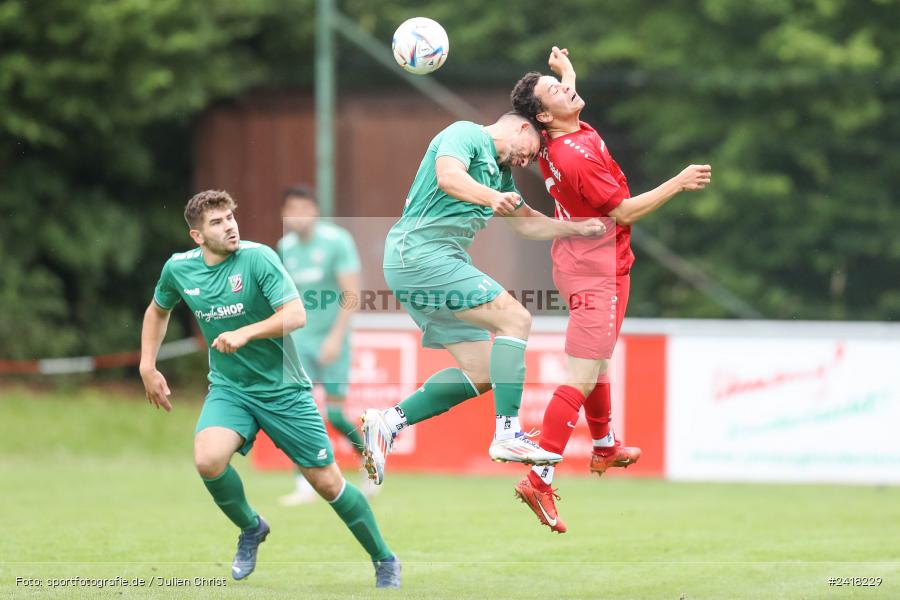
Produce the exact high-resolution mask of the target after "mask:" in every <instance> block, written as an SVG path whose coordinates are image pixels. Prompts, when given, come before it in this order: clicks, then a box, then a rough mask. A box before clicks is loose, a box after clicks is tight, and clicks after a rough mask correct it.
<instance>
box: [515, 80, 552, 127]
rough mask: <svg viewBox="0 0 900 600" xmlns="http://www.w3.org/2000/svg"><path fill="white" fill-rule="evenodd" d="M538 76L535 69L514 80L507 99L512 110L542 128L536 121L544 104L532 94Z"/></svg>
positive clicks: (542, 110)
mask: <svg viewBox="0 0 900 600" xmlns="http://www.w3.org/2000/svg"><path fill="white" fill-rule="evenodd" d="M540 78H541V74H540V73H538V72H537V71H531V72H530V73H526V74H525V76H524V77H522V79H520V80H519V81H518V82H516V85H515V87H513V90H512V92H511V93H510V94H509V99H510V101H511V102H512V105H513V110H515V111H516V112H517V113H519V114H520V115H522V116H524V117H525V118H526V119H528V120H529V121H531V122H533V123H535V124H536V125H537V126H538V127H539V128H540V129H543V128H544V126H543V125H542V124H541V123H540V122H538V120H537V115H538V114H539V113H542V112H544V105H543V103H542V102H541V100H540V98H538V97H537V96H535V95H534V86H535V85H537V82H538V79H540Z"/></svg>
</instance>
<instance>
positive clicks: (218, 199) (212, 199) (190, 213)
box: [184, 190, 237, 229]
mask: <svg viewBox="0 0 900 600" xmlns="http://www.w3.org/2000/svg"><path fill="white" fill-rule="evenodd" d="M213 208H230V209H231V210H234V209H236V208H237V203H236V202H235V201H234V199H233V198H232V197H231V196H230V195H229V194H228V192H226V191H223V190H206V191H205V192H200V193H199V194H195V195H194V197H193V198H191V199H190V200H188V203H187V205H185V207H184V220H185V221H187V224H188V226H189V227H190V228H191V229H196V228H197V227H199V226H200V225H202V224H203V213H205V212H206V211H208V210H210V209H213Z"/></svg>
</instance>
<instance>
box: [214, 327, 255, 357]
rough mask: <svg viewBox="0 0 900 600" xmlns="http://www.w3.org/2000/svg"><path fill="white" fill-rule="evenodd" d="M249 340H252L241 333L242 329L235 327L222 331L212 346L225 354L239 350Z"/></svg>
mask: <svg viewBox="0 0 900 600" xmlns="http://www.w3.org/2000/svg"><path fill="white" fill-rule="evenodd" d="M248 341H250V340H249V339H248V338H247V336H246V335H244V334H243V333H241V330H240V329H235V330H234V331H225V332H222V333H220V334H219V335H218V337H216V339H214V340H213V343H212V344H210V346H211V347H212V348H214V349H215V350H218V351H219V352H222V353H223V354H231V353H233V352H237V351H238V348H241V347H243V346H244V345H246V344H247V342H248Z"/></svg>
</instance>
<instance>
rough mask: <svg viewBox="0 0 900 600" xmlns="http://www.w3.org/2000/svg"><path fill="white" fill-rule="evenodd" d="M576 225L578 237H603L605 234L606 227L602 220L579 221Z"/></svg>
mask: <svg viewBox="0 0 900 600" xmlns="http://www.w3.org/2000/svg"><path fill="white" fill-rule="evenodd" d="M576 225H577V227H578V235H583V236H592V235H603V234H604V233H606V225H605V224H604V223H603V220H602V219H598V218H593V219H588V220H586V221H579V222H578V223H576Z"/></svg>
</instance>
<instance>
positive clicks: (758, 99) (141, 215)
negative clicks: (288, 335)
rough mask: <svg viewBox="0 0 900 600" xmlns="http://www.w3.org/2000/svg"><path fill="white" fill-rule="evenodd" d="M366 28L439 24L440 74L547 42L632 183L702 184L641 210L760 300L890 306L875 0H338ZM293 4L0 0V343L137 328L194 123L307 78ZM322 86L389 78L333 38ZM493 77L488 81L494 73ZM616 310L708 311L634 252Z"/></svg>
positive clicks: (890, 121)
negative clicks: (442, 43)
mask: <svg viewBox="0 0 900 600" xmlns="http://www.w3.org/2000/svg"><path fill="white" fill-rule="evenodd" d="M337 4H338V8H339V9H340V10H341V11H342V12H344V13H345V14H347V15H348V16H349V17H351V18H353V19H354V20H356V21H357V22H358V23H360V24H361V26H362V27H364V28H365V29H367V30H369V31H371V32H373V33H374V34H376V35H377V36H378V37H379V38H380V39H384V40H389V39H390V34H391V33H392V31H393V29H394V28H395V27H396V25H397V24H398V23H399V22H401V21H402V20H404V19H406V18H408V17H411V16H417V15H423V16H430V17H432V18H435V19H437V20H439V21H440V22H441V23H442V24H443V25H444V26H445V28H446V29H447V30H448V31H449V32H450V35H451V48H452V50H451V56H452V58H451V60H450V61H449V62H448V63H447V65H446V66H445V67H444V68H443V69H442V70H441V71H440V72H438V73H437V74H436V75H435V76H436V77H437V78H438V79H441V80H442V81H443V82H444V83H446V84H448V85H451V86H453V87H454V88H455V89H461V90H462V89H465V88H466V87H478V86H492V87H498V83H497V82H498V81H500V82H504V83H503V85H499V88H501V89H502V90H503V91H505V90H506V88H508V87H509V86H511V84H512V83H513V82H514V81H515V80H516V78H517V77H518V76H519V75H520V74H521V73H522V72H523V71H524V70H530V69H538V70H546V64H545V60H546V55H547V51H548V48H549V47H550V46H551V45H553V44H558V45H561V46H567V47H569V48H570V50H571V52H572V59H573V62H574V64H575V67H576V69H577V70H578V72H579V89H580V92H581V94H582V96H583V97H585V98H586V99H587V101H588V110H587V111H586V112H585V118H586V119H587V120H589V121H590V122H592V124H594V125H595V127H597V129H598V130H600V131H601V133H602V134H603V135H604V137H605V139H606V140H607V142H608V143H609V145H610V146H611V147H612V148H613V151H614V152H615V154H616V157H617V159H618V160H619V162H620V163H622V166H623V168H624V169H625V171H626V173H628V174H629V176H630V182H631V186H632V191H633V192H634V193H637V192H641V191H645V190H646V189H649V188H651V187H653V186H655V185H656V184H657V183H659V182H661V181H662V180H664V179H666V178H668V177H670V176H672V175H674V174H675V173H676V172H677V171H678V170H680V169H681V168H682V167H683V166H684V165H686V164H688V163H690V162H696V161H704V162H710V163H712V164H713V165H714V172H715V181H714V185H713V187H712V188H711V189H710V190H709V191H707V192H704V193H703V194H697V195H690V196H684V197H679V198H677V199H676V200H674V201H673V203H672V204H671V205H669V206H667V207H666V208H665V209H664V210H662V211H660V212H659V213H658V214H656V215H654V216H652V217H650V218H648V219H646V220H645V221H644V222H642V225H643V227H644V228H645V229H646V230H647V231H648V232H650V233H652V234H654V235H656V236H657V237H658V238H659V239H660V240H662V241H664V242H665V243H666V244H668V245H669V246H670V247H672V248H674V249H675V250H676V251H678V252H679V253H680V254H682V255H683V256H684V257H686V258H688V259H690V260H692V261H694V262H696V263H697V264H698V265H700V266H702V267H703V268H704V269H705V270H706V271H707V272H708V273H711V274H712V275H714V276H715V277H717V278H718V279H719V280H720V281H721V282H722V283H723V284H724V285H725V286H726V287H728V288H729V289H731V290H733V291H734V292H736V293H737V294H738V295H739V296H741V297H743V298H745V299H747V300H748V301H749V302H750V303H751V304H753V305H754V306H755V307H756V308H757V309H759V310H760V311H761V312H762V313H763V314H764V315H766V316H767V317H772V318H792V319H891V320H892V319H896V318H897V317H898V316H900V288H898V286H897V285H896V282H897V280H898V275H900V239H898V237H897V236H896V235H895V231H896V230H897V225H898V221H900V219H898V214H900V210H898V208H897V203H896V202H895V200H894V198H895V189H896V188H897V187H898V184H900V153H898V151H897V140H900V118H898V117H900V114H898V113H900V56H898V53H900V10H898V7H897V4H896V2H893V1H890V0H696V1H695V0H692V1H687V0H669V1H667V2H655V1H651V0H634V1H632V2H619V1H615V0H595V1H589V0H558V1H557V2H554V3H552V6H551V5H550V4H548V3H546V2H533V1H524V2H494V3H483V2H480V1H476V0H457V1H455V2H452V3H448V2H444V1H432V2H415V3H413V2H408V1H400V0H380V1H379V2H368V1H366V0H343V1H338V2H337ZM313 26H314V2H313V1H312V0H301V1H288V0H219V1H216V2H199V1H196V0H156V1H150V0H77V1H76V0H48V1H46V2H32V1H28V0H2V1H0V307H2V310H0V340H2V346H0V357H3V358H28V357H36V356H58V355H68V354H76V353H93V352H109V351H115V350H123V349H130V348H133V347H135V344H136V340H137V338H138V327H139V325H138V324H139V317H140V313H141V311H142V309H143V307H144V305H145V304H146V301H147V295H148V288H149V285H150V283H149V282H152V281H155V277H156V275H157V271H158V268H159V265H160V264H161V263H162V261H163V259H164V257H165V256H167V255H168V254H169V253H170V252H171V251H172V250H173V249H175V248H178V247H180V246H181V245H182V244H181V243H180V242H181V236H182V235H183V228H182V225H181V222H180V217H179V213H180V208H181V206H182V204H183V201H184V199H185V198H186V197H187V196H188V195H189V194H190V191H191V190H190V174H191V140H192V124H193V123H194V120H195V118H196V117H197V115H198V114H199V113H200V112H202V111H203V110H204V108H206V107H208V106H209V105H210V104H212V103H213V102H216V101H218V100H222V99H227V98H231V97H235V96H237V95H239V94H241V93H242V92H244V91H246V90H248V89H251V88H260V87H265V88H278V87H307V88H308V87H310V86H311V85H312V56H313V34H314V30H313ZM341 49H342V52H341V55H340V65H341V70H340V84H341V86H342V89H344V88H347V89H350V88H353V87H365V86H369V87H372V86H376V87H377V86H389V85H394V86H395V85H397V80H396V79H395V78H393V77H391V76H389V75H386V74H385V73H384V71H382V70H380V69H378V68H373V62H372V60H371V58H369V57H366V56H364V55H362V54H360V53H359V52H358V51H355V50H354V49H352V48H350V47H348V46H347V45H346V43H341ZM507 84H508V85H507ZM633 286H634V290H635V292H634V296H635V297H636V298H641V301H640V302H636V303H635V304H634V305H633V306H632V307H631V309H630V314H632V315H634V316H680V317H721V316H728V315H726V314H725V313H724V312H723V310H722V309H721V308H719V307H718V306H716V305H714V304H713V303H711V302H710V301H709V300H707V299H706V298H705V297H703V296H702V295H700V294H699V293H698V292H696V291H695V290H693V289H692V288H691V287H690V286H688V285H687V284H685V283H683V282H680V281H679V280H677V279H676V278H675V277H674V275H672V274H671V273H669V272H668V271H666V270H665V269H663V268H662V267H660V266H658V265H655V264H654V263H652V261H650V260H647V259H643V260H642V262H641V265H640V269H636V271H635V277H634V281H633Z"/></svg>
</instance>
